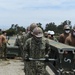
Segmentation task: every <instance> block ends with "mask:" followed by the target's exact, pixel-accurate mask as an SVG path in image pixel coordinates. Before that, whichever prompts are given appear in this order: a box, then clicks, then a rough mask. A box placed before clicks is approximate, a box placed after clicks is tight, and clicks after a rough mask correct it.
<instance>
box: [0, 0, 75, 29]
mask: <svg viewBox="0 0 75 75" xmlns="http://www.w3.org/2000/svg"><path fill="white" fill-rule="evenodd" d="M65 20H70V21H71V24H72V25H74V24H75V0H0V28H1V29H8V28H10V27H11V24H18V25H19V26H23V27H25V28H26V27H27V26H29V25H30V24H31V23H39V22H40V23H42V27H43V28H45V25H46V24H47V23H50V22H55V24H56V25H59V24H61V22H64V21H65Z"/></svg>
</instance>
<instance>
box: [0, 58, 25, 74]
mask: <svg viewBox="0 0 75 75" xmlns="http://www.w3.org/2000/svg"><path fill="white" fill-rule="evenodd" d="M0 75H25V73H24V63H23V62H22V61H21V60H15V59H11V60H7V61H5V60H1V59H0Z"/></svg>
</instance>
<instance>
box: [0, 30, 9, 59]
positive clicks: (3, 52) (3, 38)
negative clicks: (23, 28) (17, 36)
mask: <svg viewBox="0 0 75 75" xmlns="http://www.w3.org/2000/svg"><path fill="white" fill-rule="evenodd" d="M0 38H1V39H0V40H1V44H2V52H1V54H2V57H4V59H5V60H6V59H7V54H6V53H7V45H6V44H7V42H8V41H7V39H6V32H5V31H3V32H2V35H1V36H0Z"/></svg>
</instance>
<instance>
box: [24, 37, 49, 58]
mask: <svg viewBox="0 0 75 75" xmlns="http://www.w3.org/2000/svg"><path fill="white" fill-rule="evenodd" d="M24 52H25V54H26V53H27V54H28V55H29V57H32V58H44V57H45V55H46V54H48V53H49V52H50V45H49V40H48V39H47V38H44V37H42V41H41V42H39V43H37V42H36V41H35V40H34V38H33V37H32V38H29V39H28V40H26V42H25V45H24Z"/></svg>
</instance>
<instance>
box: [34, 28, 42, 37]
mask: <svg viewBox="0 0 75 75" xmlns="http://www.w3.org/2000/svg"><path fill="white" fill-rule="evenodd" d="M33 35H34V36H36V37H42V36H43V31H42V29H41V28H40V27H36V28H34V30H33Z"/></svg>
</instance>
